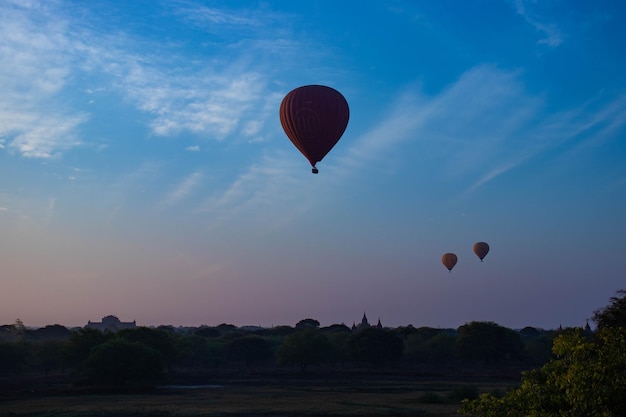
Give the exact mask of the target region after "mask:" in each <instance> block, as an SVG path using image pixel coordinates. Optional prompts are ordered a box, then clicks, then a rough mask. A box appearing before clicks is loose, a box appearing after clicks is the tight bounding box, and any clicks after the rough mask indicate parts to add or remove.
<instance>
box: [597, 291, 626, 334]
mask: <svg viewBox="0 0 626 417" xmlns="http://www.w3.org/2000/svg"><path fill="white" fill-rule="evenodd" d="M617 294H618V295H617V296H615V297H611V300H610V303H609V305H608V306H606V307H603V308H600V309H598V310H595V311H594V312H593V321H594V322H595V323H596V325H597V326H598V329H602V328H604V327H621V328H626V290H623V289H622V290H618V291H617Z"/></svg>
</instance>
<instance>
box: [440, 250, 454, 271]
mask: <svg viewBox="0 0 626 417" xmlns="http://www.w3.org/2000/svg"><path fill="white" fill-rule="evenodd" d="M457 260H458V258H457V257H456V255H455V254H454V253H444V254H443V255H442V256H441V263H442V264H443V266H445V267H446V268H448V272H450V271H452V268H454V265H456V262H457Z"/></svg>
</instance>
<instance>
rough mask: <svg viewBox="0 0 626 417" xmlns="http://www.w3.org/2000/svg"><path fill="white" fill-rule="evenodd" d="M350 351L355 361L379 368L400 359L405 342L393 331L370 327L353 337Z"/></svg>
mask: <svg viewBox="0 0 626 417" xmlns="http://www.w3.org/2000/svg"><path fill="white" fill-rule="evenodd" d="M350 350H351V352H352V356H353V357H354V358H355V359H357V360H360V361H364V362H369V363H370V364H372V365H374V366H379V365H381V364H382V363H384V362H391V361H394V360H396V359H400V358H401V357H402V353H403V350H404V342H403V341H402V338H400V336H399V335H397V334H396V333H394V332H392V331H391V330H387V329H379V328H377V327H370V328H368V329H365V330H363V331H361V332H359V333H356V334H355V335H353V336H352V338H351V339H350Z"/></svg>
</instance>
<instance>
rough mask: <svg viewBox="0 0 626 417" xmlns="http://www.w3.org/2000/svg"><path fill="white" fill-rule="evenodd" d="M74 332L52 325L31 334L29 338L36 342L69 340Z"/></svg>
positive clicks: (58, 325)
mask: <svg viewBox="0 0 626 417" xmlns="http://www.w3.org/2000/svg"><path fill="white" fill-rule="evenodd" d="M71 335H72V332H71V331H70V330H69V329H68V328H67V327H65V326H61V325H60V324H52V325H48V326H45V327H41V328H39V329H35V330H32V331H30V332H29V337H30V338H31V339H34V340H51V339H57V340H59V339H68V338H69V337H70V336H71Z"/></svg>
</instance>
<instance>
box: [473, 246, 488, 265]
mask: <svg viewBox="0 0 626 417" xmlns="http://www.w3.org/2000/svg"><path fill="white" fill-rule="evenodd" d="M474 253H475V254H476V256H478V257H479V258H480V262H482V261H483V258H484V257H485V256H487V254H488V253H489V245H488V244H487V243H486V242H476V243H474Z"/></svg>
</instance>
